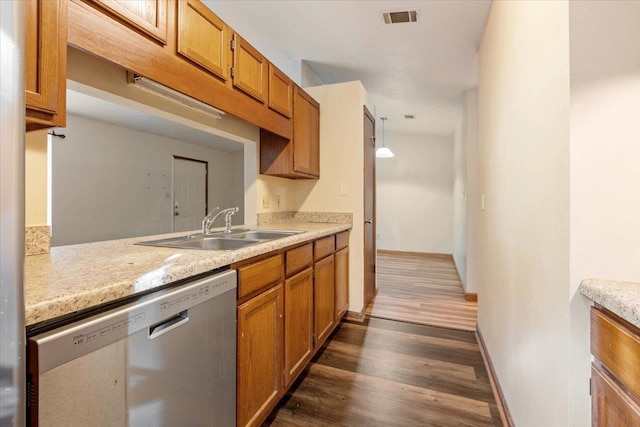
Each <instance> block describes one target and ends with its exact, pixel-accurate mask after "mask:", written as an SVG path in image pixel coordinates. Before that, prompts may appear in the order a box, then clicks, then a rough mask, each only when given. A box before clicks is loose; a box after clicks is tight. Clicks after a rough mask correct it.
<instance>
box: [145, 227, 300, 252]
mask: <svg viewBox="0 0 640 427" xmlns="http://www.w3.org/2000/svg"><path fill="white" fill-rule="evenodd" d="M298 233H302V231H280V230H237V231H235V232H231V233H229V234H216V235H213V236H211V235H208V236H205V235H203V234H193V235H190V236H181V237H171V238H168V239H160V240H151V241H148V242H138V243H136V245H143V246H161V247H165V248H180V249H203V250H209V251H232V250H235V249H240V248H244V247H245V246H249V245H255V244H257V243H264V242H267V241H269V240H275V239H281V238H283V237H287V236H291V235H293V234H298Z"/></svg>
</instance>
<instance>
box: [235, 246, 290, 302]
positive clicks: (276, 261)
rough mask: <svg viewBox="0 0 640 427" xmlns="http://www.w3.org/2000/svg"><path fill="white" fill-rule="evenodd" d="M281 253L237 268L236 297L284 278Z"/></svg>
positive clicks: (274, 283)
mask: <svg viewBox="0 0 640 427" xmlns="http://www.w3.org/2000/svg"><path fill="white" fill-rule="evenodd" d="M283 270H284V268H283V262H282V254H278V255H275V256H272V257H270V258H267V259H264V260H262V261H258V262H256V263H253V264H249V265H247V266H244V267H240V268H239V269H238V299H240V298H243V297H245V296H247V295H250V294H252V293H255V292H256V291H259V290H260V289H264V288H266V287H269V286H272V285H276V284H278V283H280V282H282V281H283V280H284V271H283Z"/></svg>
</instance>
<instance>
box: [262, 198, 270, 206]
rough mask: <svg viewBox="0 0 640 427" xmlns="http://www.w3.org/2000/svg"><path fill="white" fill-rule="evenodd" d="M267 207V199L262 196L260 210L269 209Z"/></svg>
mask: <svg viewBox="0 0 640 427" xmlns="http://www.w3.org/2000/svg"><path fill="white" fill-rule="evenodd" d="M269 207H270V203H269V197H267V196H262V209H269Z"/></svg>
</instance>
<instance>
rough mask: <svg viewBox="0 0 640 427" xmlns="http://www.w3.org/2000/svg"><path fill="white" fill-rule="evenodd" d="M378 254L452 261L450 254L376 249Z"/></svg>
mask: <svg viewBox="0 0 640 427" xmlns="http://www.w3.org/2000/svg"><path fill="white" fill-rule="evenodd" d="M378 253H379V254H383V255H413V256H421V257H428V258H446V259H453V255H451V254H439V253H432V252H409V251H394V250H391V249H378Z"/></svg>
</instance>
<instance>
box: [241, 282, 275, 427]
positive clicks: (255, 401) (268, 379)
mask: <svg viewBox="0 0 640 427" xmlns="http://www.w3.org/2000/svg"><path fill="white" fill-rule="evenodd" d="M283 310H284V289H283V285H282V284H279V285H277V286H275V287H274V288H272V289H270V290H268V291H266V292H264V293H262V294H260V295H258V296H257V297H255V298H253V299H251V300H249V301H247V302H246V303H244V304H242V305H241V306H239V307H238V380H237V381H238V382H237V385H238V409H237V424H238V426H256V425H260V424H261V423H262V422H263V421H264V419H265V418H266V417H267V416H268V415H269V412H270V411H271V410H272V409H273V408H274V407H275V405H276V404H277V403H278V400H279V399H280V396H281V394H282V348H283V335H284V333H283V332H284V330H283V321H284V319H283Z"/></svg>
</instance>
